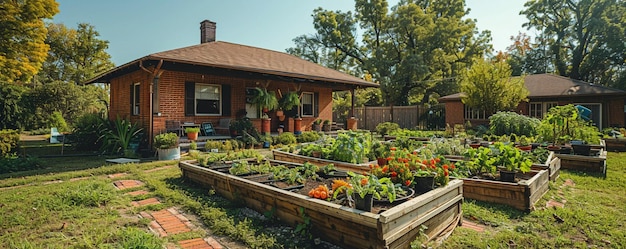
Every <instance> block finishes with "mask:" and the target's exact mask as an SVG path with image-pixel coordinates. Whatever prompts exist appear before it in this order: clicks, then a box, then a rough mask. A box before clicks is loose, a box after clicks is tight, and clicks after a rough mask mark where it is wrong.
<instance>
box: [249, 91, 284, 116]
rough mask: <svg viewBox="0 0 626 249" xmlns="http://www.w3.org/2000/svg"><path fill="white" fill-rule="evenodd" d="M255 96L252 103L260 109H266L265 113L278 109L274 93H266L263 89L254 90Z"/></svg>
mask: <svg viewBox="0 0 626 249" xmlns="http://www.w3.org/2000/svg"><path fill="white" fill-rule="evenodd" d="M255 89H256V91H257V92H256V95H255V96H254V98H253V99H252V102H254V103H256V104H257V105H259V107H260V108H261V109H267V111H271V110H274V109H276V108H278V99H277V98H276V94H275V93H274V92H268V91H267V89H265V88H259V87H257V88H255Z"/></svg>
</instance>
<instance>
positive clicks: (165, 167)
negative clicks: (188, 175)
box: [143, 165, 174, 173]
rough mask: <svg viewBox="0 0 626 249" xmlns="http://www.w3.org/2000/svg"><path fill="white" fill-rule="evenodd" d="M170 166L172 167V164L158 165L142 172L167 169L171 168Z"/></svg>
mask: <svg viewBox="0 0 626 249" xmlns="http://www.w3.org/2000/svg"><path fill="white" fill-rule="evenodd" d="M172 167H174V165H167V166H163V167H158V168H154V169H149V170H144V171H143V172H145V173H150V172H154V171H159V170H164V169H169V168H172Z"/></svg>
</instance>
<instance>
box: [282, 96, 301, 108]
mask: <svg viewBox="0 0 626 249" xmlns="http://www.w3.org/2000/svg"><path fill="white" fill-rule="evenodd" d="M298 106H300V95H299V94H298V93H297V92H288V93H286V94H285V95H283V97H282V98H280V101H279V102H278V108H279V109H281V110H284V111H289V110H291V109H293V108H295V107H298Z"/></svg>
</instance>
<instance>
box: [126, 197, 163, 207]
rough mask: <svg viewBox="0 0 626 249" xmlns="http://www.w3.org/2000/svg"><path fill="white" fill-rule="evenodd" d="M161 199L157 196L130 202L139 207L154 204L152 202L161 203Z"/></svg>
mask: <svg viewBox="0 0 626 249" xmlns="http://www.w3.org/2000/svg"><path fill="white" fill-rule="evenodd" d="M160 203H161V201H159V199H157V198H154V197H152V198H148V199H145V200H141V201H133V202H131V203H130V204H132V205H133V206H135V207H139V206H146V205H152V204H160Z"/></svg>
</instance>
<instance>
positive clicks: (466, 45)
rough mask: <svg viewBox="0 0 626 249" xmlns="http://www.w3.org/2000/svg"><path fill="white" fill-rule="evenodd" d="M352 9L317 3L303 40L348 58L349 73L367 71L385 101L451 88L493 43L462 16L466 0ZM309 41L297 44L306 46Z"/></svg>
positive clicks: (371, 3) (368, 2)
mask: <svg viewBox="0 0 626 249" xmlns="http://www.w3.org/2000/svg"><path fill="white" fill-rule="evenodd" d="M355 10H356V13H355V14H354V15H353V14H352V13H351V12H345V13H344V12H341V11H328V10H323V9H321V8H318V9H316V10H315V11H314V12H313V20H314V21H313V22H314V26H315V29H316V30H317V33H316V34H314V35H311V36H308V38H310V39H307V40H304V39H301V41H307V43H308V42H314V43H319V44H321V45H322V46H323V47H325V48H328V49H333V50H334V51H333V52H335V54H336V55H340V56H347V57H348V58H352V60H344V61H345V62H349V63H355V65H356V67H350V66H348V67H347V68H350V69H351V71H350V73H352V74H354V75H356V76H363V75H366V74H371V75H372V79H373V81H375V82H379V83H380V84H381V90H382V95H383V99H384V100H385V102H386V104H395V105H405V104H412V103H416V102H422V103H426V102H429V101H430V100H429V96H437V95H436V94H433V93H438V94H440V95H445V94H449V93H453V92H455V91H456V90H458V85H457V83H456V81H455V80H454V79H455V77H456V76H457V75H458V73H459V71H460V70H462V69H464V68H467V67H468V66H469V65H471V62H472V60H473V59H474V58H480V57H482V56H483V55H484V53H485V52H487V51H489V50H490V49H491V46H490V45H488V44H487V43H488V42H489V40H490V35H489V33H488V32H483V33H481V34H479V33H478V31H477V29H476V25H475V21H474V20H471V19H467V18H465V16H466V15H467V13H468V11H469V10H466V8H465V2H464V0H445V1H434V0H403V1H400V2H399V3H398V4H397V5H396V6H394V7H392V8H391V9H389V7H388V3H387V1H385V0H357V1H356V2H355ZM358 28H360V31H362V33H363V35H362V39H361V41H358V40H357V39H356V37H357V36H358V35H357V30H358ZM307 43H300V44H296V46H297V47H300V48H305V47H309V48H310V47H311V46H304V45H306V44H307ZM304 58H306V57H304ZM339 61H340V62H342V61H341V60H339ZM443 85H445V87H442V86H443ZM407 93H410V94H407Z"/></svg>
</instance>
